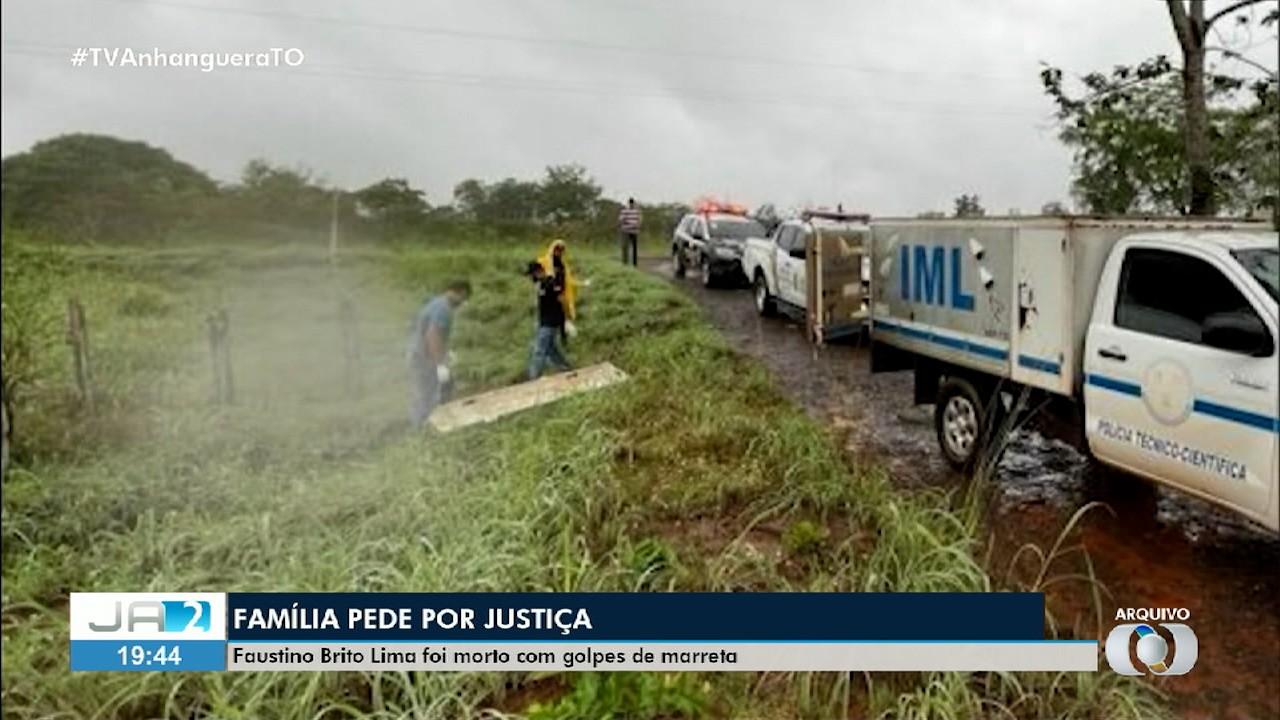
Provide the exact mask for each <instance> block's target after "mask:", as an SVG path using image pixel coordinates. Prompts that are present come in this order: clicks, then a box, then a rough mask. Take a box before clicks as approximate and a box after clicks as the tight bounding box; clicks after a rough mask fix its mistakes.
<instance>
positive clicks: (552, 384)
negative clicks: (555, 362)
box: [430, 362, 627, 432]
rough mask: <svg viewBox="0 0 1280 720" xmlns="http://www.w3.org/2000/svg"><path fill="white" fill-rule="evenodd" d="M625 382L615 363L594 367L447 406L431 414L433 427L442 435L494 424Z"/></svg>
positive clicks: (623, 375)
mask: <svg viewBox="0 0 1280 720" xmlns="http://www.w3.org/2000/svg"><path fill="white" fill-rule="evenodd" d="M626 379H627V374H626V373H624V372H623V371H621V370H619V369H618V368H617V367H615V366H614V365H613V363H607V362H606V363H600V364H599V365H591V366H589V367H585V368H581V369H578V370H571V371H569V372H566V373H560V374H558V375H549V376H547V377H543V378H539V379H537V380H533V381H530V382H525V383H520V384H519V385H512V386H510V387H504V388H498V389H497V390H490V391H489V392H485V393H480V394H479V395H472V396H471V397H466V398H462V399H460V400H454V401H452V402H448V403H445V404H444V405H441V406H440V407H438V408H436V410H435V412H433V413H431V418H430V423H431V426H432V427H433V428H435V429H436V430H437V431H439V432H450V431H452V430H457V429H458V428H463V427H468V426H471V425H477V424H480V423H489V422H493V421H494V420H498V419H500V418H503V417H506V416H508V415H511V414H513V413H517V412H520V411H521V410H528V409H529V408H533V407H537V406H539V405H546V404H547V403H552V402H555V401H557V400H561V399H563V398H566V397H568V396H570V395H575V394H577V393H580V392H586V391H589V390H597V389H599V388H603V387H608V386H610V385H615V384H617V383H620V382H622V381H624V380H626Z"/></svg>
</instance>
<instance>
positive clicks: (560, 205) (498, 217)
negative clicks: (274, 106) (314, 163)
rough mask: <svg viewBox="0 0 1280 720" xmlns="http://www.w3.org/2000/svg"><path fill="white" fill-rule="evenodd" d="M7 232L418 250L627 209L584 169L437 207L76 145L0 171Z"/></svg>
mask: <svg viewBox="0 0 1280 720" xmlns="http://www.w3.org/2000/svg"><path fill="white" fill-rule="evenodd" d="M0 192H2V193H3V197H2V198H0V208H2V211H3V225H4V227H5V228H14V229H24V230H29V231H34V232H40V233H48V234H50V235H52V236H55V237H59V238H65V239H72V240H81V241H88V242H115V241H126V240H153V239H157V238H163V237H167V236H170V235H173V234H175V233H177V232H181V231H182V230H184V229H187V228H190V227H193V226H196V227H222V228H228V227H243V226H244V225H245V224H260V225H271V226H280V227H288V228H297V229H303V230H316V231H324V230H327V229H328V228H329V226H330V223H331V222H333V221H334V220H335V219H336V220H337V221H338V222H339V223H340V226H341V227H342V228H343V232H344V234H347V235H348V236H350V235H354V236H356V237H364V238H411V237H413V236H415V235H420V234H422V233H424V232H429V231H433V230H434V231H442V230H443V231H447V230H457V229H459V228H460V227H461V226H464V225H471V226H483V227H484V228H486V229H488V230H492V231H496V232H497V233H498V234H502V233H504V232H505V233H507V234H520V233H521V232H524V231H531V230H536V231H539V232H568V231H571V230H576V231H578V232H579V233H582V234H590V233H605V234H607V235H608V237H610V238H611V237H612V234H611V233H612V232H613V228H614V226H615V222H616V219H617V214H618V210H619V209H621V202H620V201H618V200H615V199H611V198H606V197H604V195H603V192H602V189H601V187H600V185H599V184H598V183H597V182H596V181H595V180H594V179H593V178H592V177H591V176H590V174H589V173H588V172H587V170H586V169H585V168H583V167H582V166H580V165H574V164H569V165H553V166H550V167H548V168H547V169H546V172H545V174H544V176H543V177H541V178H539V179H537V180H518V179H515V178H506V179H503V180H500V181H496V182H485V181H482V180H476V179H468V180H464V181H462V182H460V183H458V184H457V186H455V188H454V191H453V196H452V198H450V199H449V201H448V202H444V203H432V202H430V201H429V200H428V198H427V195H426V193H425V192H424V191H423V190H421V189H419V188H415V187H414V186H413V185H412V184H411V183H410V182H409V181H408V180H407V179H405V178H396V177H390V178H385V179H383V180H380V181H378V182H375V183H373V184H371V185H369V186H367V187H364V188H360V189H357V190H346V189H342V188H338V187H335V186H333V185H331V184H329V183H327V182H325V181H324V179H323V178H321V177H319V176H317V175H315V174H314V173H313V172H311V171H310V170H308V169H306V168H293V167H285V166H281V165H275V164H272V163H270V162H268V161H267V160H263V159H254V160H251V161H249V162H248V163H247V164H246V165H245V167H244V169H243V171H242V172H241V174H240V177H239V178H238V179H237V180H236V181H235V182H231V183H219V182H217V181H215V180H214V179H212V178H211V177H209V176H208V175H207V174H205V173H204V172H202V171H201V170H199V169H197V168H195V167H193V166H192V165H190V164H188V163H186V162H183V161H181V160H178V159H177V158H175V157H173V156H172V155H171V154H170V153H169V152H168V151H166V150H163V149H161V148H157V147H153V146H151V145H148V144H147V143H144V142H138V141H130V140H123V139H120V138H115V137H111V136H107V135H96V134H86V133H74V134H68V135H62V136H59V137H55V138H51V139H49V140H45V141H42V142H39V143H37V144H35V145H34V146H33V147H32V148H31V149H30V150H28V151H26V152H23V153H18V154H15V155H12V156H9V157H7V158H5V159H4V161H3V168H2V169H0ZM642 209H643V210H645V211H646V223H647V224H649V225H651V226H652V227H660V228H662V229H664V230H668V229H669V225H670V224H672V223H674V222H675V221H676V219H678V218H679V216H680V214H681V213H683V212H685V211H687V208H686V207H685V206H683V205H680V204H678V203H666V204H654V205H642Z"/></svg>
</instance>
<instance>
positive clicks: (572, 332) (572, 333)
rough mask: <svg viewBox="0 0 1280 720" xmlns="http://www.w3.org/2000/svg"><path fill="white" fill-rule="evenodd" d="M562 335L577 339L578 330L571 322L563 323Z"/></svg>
mask: <svg viewBox="0 0 1280 720" xmlns="http://www.w3.org/2000/svg"><path fill="white" fill-rule="evenodd" d="M564 334H565V335H568V336H569V337H577V335H578V328H577V326H576V325H574V324H573V321H572V320H565V321H564Z"/></svg>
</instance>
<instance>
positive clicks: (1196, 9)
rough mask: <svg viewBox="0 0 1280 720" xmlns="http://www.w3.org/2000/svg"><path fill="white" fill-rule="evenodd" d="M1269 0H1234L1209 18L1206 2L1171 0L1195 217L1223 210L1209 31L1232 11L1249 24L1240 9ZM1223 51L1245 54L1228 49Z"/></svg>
mask: <svg viewBox="0 0 1280 720" xmlns="http://www.w3.org/2000/svg"><path fill="white" fill-rule="evenodd" d="M1267 1H1268V0H1230V1H1229V2H1228V3H1226V4H1225V6H1222V7H1220V8H1219V9H1218V10H1216V11H1215V12H1213V13H1212V14H1210V15H1208V16H1207V17H1206V15H1205V2H1204V0H1165V5H1166V6H1167V7H1168V10H1169V19H1170V20H1171V21H1172V22H1173V30H1174V34H1175V35H1176V36H1177V38H1178V45H1179V47H1181V49H1182V72H1181V75H1182V102H1183V133H1184V137H1185V143H1186V156H1185V157H1186V161H1187V171H1188V175H1189V194H1190V198H1189V207H1188V213H1189V214H1191V215H1214V214H1216V212H1217V209H1218V197H1217V193H1216V192H1215V187H1216V185H1217V183H1216V179H1215V172H1214V171H1215V167H1214V158H1213V152H1212V148H1211V143H1212V138H1211V135H1210V118H1209V105H1208V88H1207V83H1206V78H1207V75H1206V70H1205V57H1206V55H1207V54H1208V52H1209V51H1210V50H1213V49H1215V48H1213V47H1211V46H1210V45H1209V44H1208V42H1207V40H1208V37H1209V32H1210V31H1211V30H1212V29H1213V28H1214V25H1215V24H1216V23H1217V22H1218V21H1220V20H1223V19H1225V18H1227V17H1231V16H1232V15H1235V17H1236V18H1237V23H1239V24H1247V23H1249V22H1250V18H1249V17H1248V16H1247V15H1242V14H1239V13H1240V11H1242V10H1244V9H1246V8H1249V7H1252V6H1254V5H1260V4H1262V3H1263V2H1267ZM1184 3H1185V4H1184ZM1277 17H1280V10H1272V11H1270V12H1268V13H1267V15H1266V16H1265V17H1264V18H1263V24H1264V25H1267V24H1271V23H1274V22H1275V21H1276V18H1277ZM1217 49H1218V50H1220V51H1224V52H1227V53H1234V54H1236V55H1238V54H1239V53H1237V52H1236V51H1232V50H1230V49H1227V48H1217Z"/></svg>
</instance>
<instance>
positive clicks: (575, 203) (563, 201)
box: [538, 165, 600, 223]
mask: <svg viewBox="0 0 1280 720" xmlns="http://www.w3.org/2000/svg"><path fill="white" fill-rule="evenodd" d="M538 190H539V192H538V214H539V219H540V220H544V221H550V222H552V223H564V222H568V221H571V220H586V219H588V218H589V217H590V215H591V210H592V207H593V206H594V204H595V201H596V200H597V199H599V197H600V186H599V185H597V184H596V183H595V181H594V180H592V179H591V176H590V175H588V174H587V169H586V168H584V167H582V166H581V165H552V166H551V167H548V168H547V174H546V176H545V177H544V178H543V180H542V183H541V185H540V186H539V188H538Z"/></svg>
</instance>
